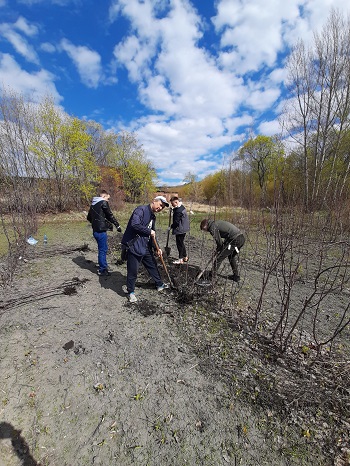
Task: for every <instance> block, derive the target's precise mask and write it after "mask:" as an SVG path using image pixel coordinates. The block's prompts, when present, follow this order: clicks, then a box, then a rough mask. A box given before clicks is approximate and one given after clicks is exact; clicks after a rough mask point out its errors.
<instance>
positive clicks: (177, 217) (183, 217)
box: [171, 205, 190, 235]
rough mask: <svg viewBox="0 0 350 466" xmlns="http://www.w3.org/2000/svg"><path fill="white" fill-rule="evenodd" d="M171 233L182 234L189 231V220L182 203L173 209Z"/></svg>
mask: <svg viewBox="0 0 350 466" xmlns="http://www.w3.org/2000/svg"><path fill="white" fill-rule="evenodd" d="M171 228H172V229H173V235H182V234H184V233H187V232H188V231H190V221H189V218H188V215H187V212H186V209H185V207H184V206H183V205H180V206H179V207H174V209H173V224H172V225H171Z"/></svg>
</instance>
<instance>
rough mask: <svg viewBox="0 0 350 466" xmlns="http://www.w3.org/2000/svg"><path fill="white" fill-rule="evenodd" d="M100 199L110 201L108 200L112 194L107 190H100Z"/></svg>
mask: <svg viewBox="0 0 350 466" xmlns="http://www.w3.org/2000/svg"><path fill="white" fill-rule="evenodd" d="M100 197H103V199H104V200H105V201H108V199H109V198H110V197H111V195H110V194H108V192H107V191H106V190H105V189H101V190H100Z"/></svg>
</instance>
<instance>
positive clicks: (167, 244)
mask: <svg viewBox="0 0 350 466" xmlns="http://www.w3.org/2000/svg"><path fill="white" fill-rule="evenodd" d="M170 225H171V209H169V224H168V236H167V239H166V246H165V254H166V255H167V257H169V256H170V251H171V248H170V247H169V237H170Z"/></svg>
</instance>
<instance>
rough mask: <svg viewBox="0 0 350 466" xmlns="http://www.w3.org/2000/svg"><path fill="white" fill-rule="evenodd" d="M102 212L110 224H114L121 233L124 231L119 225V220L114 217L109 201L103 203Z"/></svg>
mask: <svg viewBox="0 0 350 466" xmlns="http://www.w3.org/2000/svg"><path fill="white" fill-rule="evenodd" d="M102 210H103V212H104V214H105V217H106V219H107V220H108V221H109V222H110V223H113V225H115V227H116V229H117V231H119V232H121V231H122V229H121V226H120V225H119V222H118V220H117V219H116V218H115V217H114V215H113V213H112V211H111V209H110V207H109V204H108V202H107V201H104V202H103V203H102Z"/></svg>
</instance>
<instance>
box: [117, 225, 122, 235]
mask: <svg viewBox="0 0 350 466" xmlns="http://www.w3.org/2000/svg"><path fill="white" fill-rule="evenodd" d="M117 231H118V232H119V233H121V232H122V227H121V226H120V225H119V227H117Z"/></svg>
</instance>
